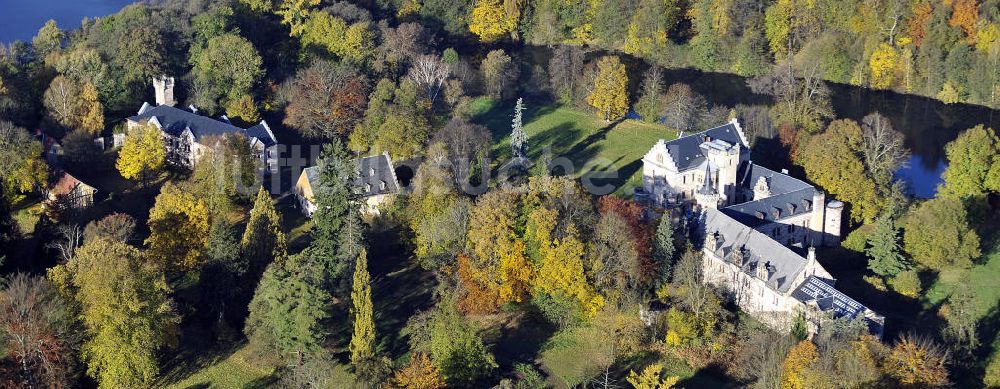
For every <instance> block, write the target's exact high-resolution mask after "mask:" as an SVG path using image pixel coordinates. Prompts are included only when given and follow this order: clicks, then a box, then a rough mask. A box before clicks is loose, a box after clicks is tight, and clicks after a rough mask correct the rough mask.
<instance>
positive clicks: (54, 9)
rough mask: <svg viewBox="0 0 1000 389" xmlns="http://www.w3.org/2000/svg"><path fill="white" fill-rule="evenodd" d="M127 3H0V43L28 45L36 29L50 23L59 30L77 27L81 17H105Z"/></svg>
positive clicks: (58, 0) (68, 0) (102, 0)
mask: <svg viewBox="0 0 1000 389" xmlns="http://www.w3.org/2000/svg"><path fill="white" fill-rule="evenodd" d="M132 2H133V1H131V0H27V1H26V0H0V10H2V11H0V42H3V43H10V42H13V41H15V40H22V41H31V38H32V37H34V36H35V34H36V33H38V29H39V28H41V27H42V25H43V24H45V22H46V21H47V20H49V19H54V20H55V21H56V23H57V24H58V25H59V28H61V29H63V30H70V29H75V28H79V27H80V22H81V21H82V20H83V18H84V17H91V18H93V17H97V16H106V15H110V14H113V13H115V12H117V11H118V10H119V9H121V8H122V7H124V6H126V5H128V4H131V3H132Z"/></svg>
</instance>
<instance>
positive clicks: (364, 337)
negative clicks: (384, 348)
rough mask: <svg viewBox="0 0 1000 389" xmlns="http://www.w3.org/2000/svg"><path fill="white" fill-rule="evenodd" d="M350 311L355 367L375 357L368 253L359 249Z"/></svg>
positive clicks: (352, 357)
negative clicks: (352, 326) (352, 325)
mask: <svg viewBox="0 0 1000 389" xmlns="http://www.w3.org/2000/svg"><path fill="white" fill-rule="evenodd" d="M351 303H352V304H353V305H354V308H353V309H352V310H351V312H352V314H353V316H354V334H353V335H352V336H351V346H350V349H351V363H353V364H354V365H355V366H357V365H358V363H359V362H361V361H364V360H365V359H368V358H371V357H372V356H374V355H375V322H374V320H373V319H372V287H371V276H370V275H369V274H368V253H367V252H366V251H365V249H361V253H360V254H358V259H357V263H355V265H354V284H353V286H352V288H351Z"/></svg>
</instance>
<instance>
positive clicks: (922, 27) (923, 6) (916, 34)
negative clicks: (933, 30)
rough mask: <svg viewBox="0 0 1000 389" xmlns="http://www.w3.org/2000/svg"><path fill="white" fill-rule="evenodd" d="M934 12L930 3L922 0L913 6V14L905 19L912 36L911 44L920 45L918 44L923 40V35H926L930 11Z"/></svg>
mask: <svg viewBox="0 0 1000 389" xmlns="http://www.w3.org/2000/svg"><path fill="white" fill-rule="evenodd" d="M933 12H934V7H933V6H931V3H929V2H927V1H923V2H920V3H916V4H914V6H913V16H911V17H910V19H909V20H907V21H906V27H907V29H909V30H910V38H913V44H914V45H916V46H917V47H920V44H921V43H923V42H924V36H925V35H927V21H928V20H930V19H931V13H933Z"/></svg>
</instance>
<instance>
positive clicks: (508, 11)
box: [469, 0, 520, 42]
mask: <svg viewBox="0 0 1000 389" xmlns="http://www.w3.org/2000/svg"><path fill="white" fill-rule="evenodd" d="M519 3H520V2H518V1H516V0H478V1H477V2H476V7H475V8H473V9H472V15H471V16H470V18H469V31H471V32H472V33H473V34H476V36H478V37H479V40H480V41H483V42H493V41H495V40H497V39H500V38H503V37H504V36H505V35H507V34H511V33H514V30H515V29H516V28H517V22H518V18H519V17H520V5H519Z"/></svg>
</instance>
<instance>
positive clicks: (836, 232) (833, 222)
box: [823, 200, 844, 246]
mask: <svg viewBox="0 0 1000 389" xmlns="http://www.w3.org/2000/svg"><path fill="white" fill-rule="evenodd" d="M843 213H844V203H842V202H840V201H837V200H834V201H831V202H830V203H829V204H827V205H826V221H825V224H826V227H825V228H824V232H825V234H823V238H824V242H823V243H824V244H826V245H827V246H836V245H837V244H839V243H840V224H841V217H842V216H843Z"/></svg>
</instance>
